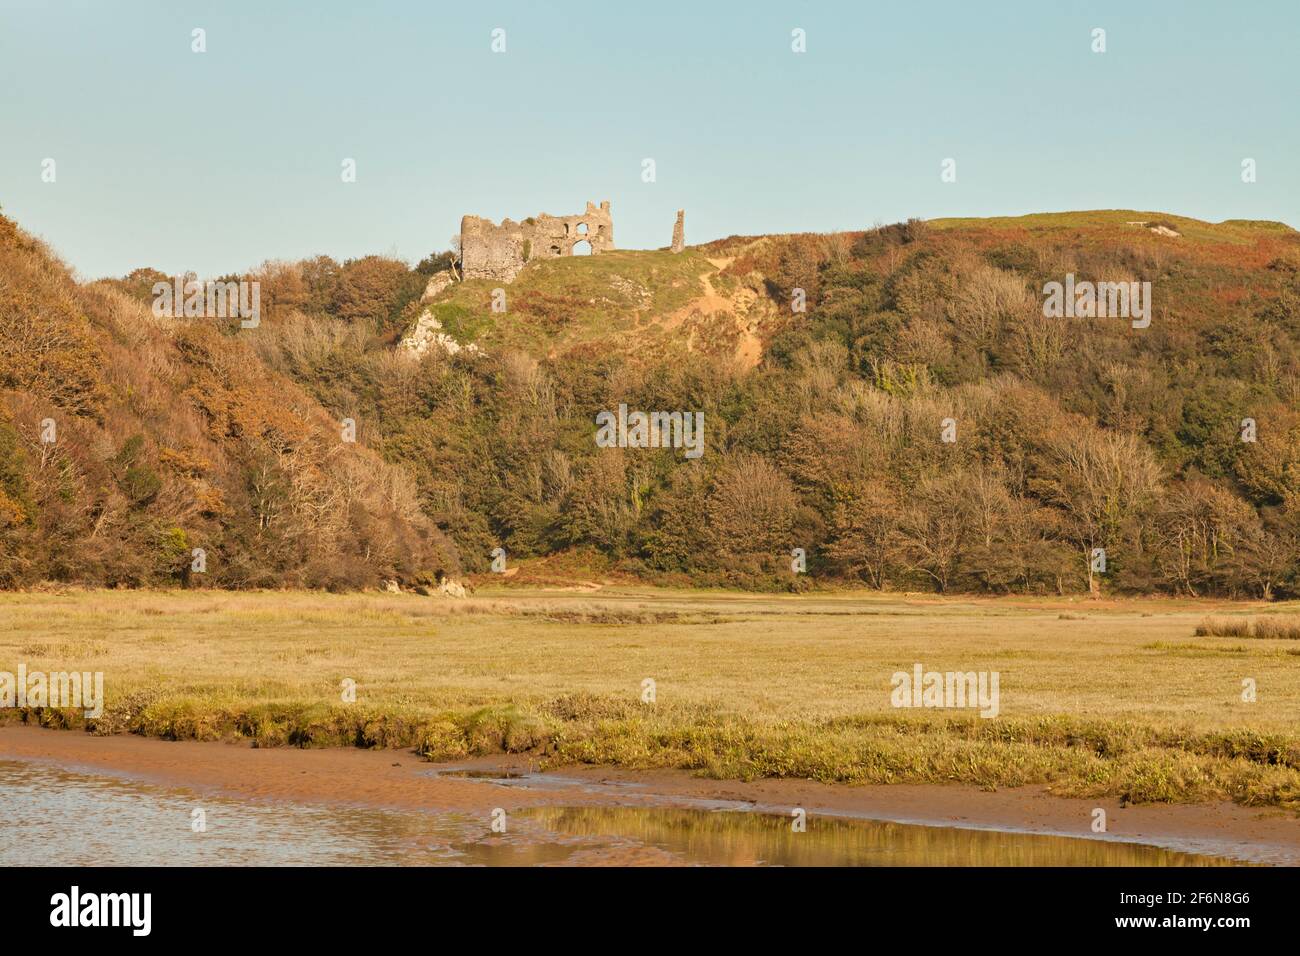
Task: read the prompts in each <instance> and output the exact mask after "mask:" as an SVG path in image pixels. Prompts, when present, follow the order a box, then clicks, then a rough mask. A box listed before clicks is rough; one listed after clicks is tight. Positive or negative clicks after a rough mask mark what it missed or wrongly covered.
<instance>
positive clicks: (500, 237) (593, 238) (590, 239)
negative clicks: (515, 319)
mask: <svg viewBox="0 0 1300 956" xmlns="http://www.w3.org/2000/svg"><path fill="white" fill-rule="evenodd" d="M583 242H585V243H587V245H588V246H589V247H590V248H591V254H592V255H599V254H600V253H602V252H607V251H609V250H610V249H613V248H614V220H613V218H612V217H611V216H610V214H609V200H608V199H606V200H605V201H604V202H602V203H601V204H600V207H599V208H597V207H596V206H595V205H594V204H592V203H590V202H589V203H587V209H586V211H585V212H583V213H580V214H578V215H574V216H550V215H547V214H546V213H539V214H538V215H536V216H530V217H529V218H527V219H525V220H524V221H523V222H515V221H514V220H512V219H503V220H501V225H499V226H498V225H496V224H495V223H493V222H492V220H490V219H480V218H479V217H478V216H466V217H465V218H463V219H462V220H461V221H460V263H461V275H462V277H463V278H466V279H496V280H499V281H502V282H510V281H511V280H512V279H514V277H515V276H517V275H518V274H519V270H520V269H522V268H523V267H524V263H526V262H531V261H532V260H534V259H553V258H555V257H557V256H571V255H573V250H574V247H575V246H577V245H579V244H580V243H583Z"/></svg>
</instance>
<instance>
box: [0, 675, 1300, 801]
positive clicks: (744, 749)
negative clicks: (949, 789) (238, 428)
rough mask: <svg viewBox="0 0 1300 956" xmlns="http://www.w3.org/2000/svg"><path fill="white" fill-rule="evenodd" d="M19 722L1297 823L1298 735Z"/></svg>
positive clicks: (719, 718)
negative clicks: (1036, 793)
mask: <svg viewBox="0 0 1300 956" xmlns="http://www.w3.org/2000/svg"><path fill="white" fill-rule="evenodd" d="M17 713H18V715H19V716H20V717H21V719H23V720H24V721H25V722H31V723H37V724H41V725H43V726H49V727H63V728H74V727H81V728H84V729H86V730H88V731H90V732H92V733H98V734H103V733H118V732H129V733H137V734H142V735H145V736H150V737H159V738H162V739H166V740H219V739H230V738H240V739H246V740H248V741H250V742H251V743H253V744H254V745H255V746H259V747H271V746H296V747H340V746H355V747H367V748H374V747H377V748H414V749H415V750H417V751H418V752H419V753H420V754H421V755H422V756H424V757H425V758H426V759H429V760H433V761H446V760H458V759H464V758H466V757H471V756H485V755H492V754H502V753H530V754H534V755H535V756H537V757H538V759H539V761H540V764H541V766H543V767H545V766H552V765H563V764H569V763H575V762H576V763H587V764H603V765H617V766H623V767H630V768H641V769H649V768H672V769H681V770H690V771H697V772H700V773H703V774H705V775H708V776H712V777H718V778H738V779H742V780H753V779H758V778H764V777H776V778H797V779H809V780H816V781H819V782H824V783H844V784H888V783H963V784H971V785H975V786H979V787H983V788H999V787H1018V786H1025V785H1029V784H1050V785H1051V786H1052V788H1053V789H1054V790H1055V791H1056V792H1058V793H1061V794H1066V795H1074V796H1110V797H1118V798H1121V799H1123V800H1126V801H1128V802H1132V803H1145V802H1170V803H1177V802H1188V801H1206V800H1231V801H1235V802H1237V803H1240V804H1243V805H1246V806H1279V807H1285V808H1289V809H1296V810H1300V735H1296V734H1288V733H1260V732H1256V731H1249V730H1223V731H1213V732H1205V731H1197V730H1193V729H1191V728H1168V729H1161V728H1154V727H1147V726H1141V725H1136V724H1132V723H1125V722H1121V721H1114V720H1094V719H1085V718H1076V717H1068V716H1043V717H1025V718H1012V719H1006V718H1003V719H999V720H981V719H979V718H970V717H955V716H946V717H929V716H926V717H914V716H911V715H907V716H900V715H895V714H873V715H862V716H854V717H847V718H836V719H827V720H814V721H789V720H786V721H756V720H751V719H746V718H742V717H738V716H736V715H734V714H727V713H725V712H721V711H718V710H716V709H713V708H707V707H687V706H669V707H664V706H648V705H642V704H636V703H631V702H629V701H627V700H626V699H623V698H610V697H602V696H599V695H592V694H569V695H563V696H561V697H557V698H554V699H551V700H549V701H546V702H544V703H542V704H541V705H539V706H537V707H521V706H516V705H513V704H511V705H493V706H485V707H478V708H474V709H465V710H458V711H447V712H445V713H441V714H437V715H434V716H432V717H431V716H428V715H426V714H421V713H418V712H415V711H403V710H399V709H388V710H380V709H370V708H356V707H352V708H349V707H333V706H322V705H308V704H301V705H261V706H254V707H249V708H246V709H242V710H232V709H226V708H211V707H208V706H206V705H205V704H204V702H203V701H202V700H198V699H156V698H150V697H148V696H142V697H137V698H136V699H134V700H132V701H127V702H124V703H123V704H122V705H120V706H117V707H114V708H111V709H110V711H109V712H108V713H106V714H105V715H104V717H103V718H102V719H100V720H95V721H88V720H85V719H83V718H82V717H81V716H80V713H79V712H77V711H60V710H53V709H49V708H46V709H44V710H41V709H31V708H29V709H27V710H24V711H18V712H17Z"/></svg>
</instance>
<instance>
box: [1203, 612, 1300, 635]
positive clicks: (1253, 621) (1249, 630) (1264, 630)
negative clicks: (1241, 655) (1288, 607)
mask: <svg viewBox="0 0 1300 956" xmlns="http://www.w3.org/2000/svg"><path fill="white" fill-rule="evenodd" d="M1196 636H1197V637H1256V638H1260V639H1272V640H1284V641H1300V617H1297V618H1291V617H1278V616H1272V617H1256V618H1244V617H1207V618H1206V619H1205V620H1203V621H1202V622H1201V623H1200V624H1198V625H1197V627H1196Z"/></svg>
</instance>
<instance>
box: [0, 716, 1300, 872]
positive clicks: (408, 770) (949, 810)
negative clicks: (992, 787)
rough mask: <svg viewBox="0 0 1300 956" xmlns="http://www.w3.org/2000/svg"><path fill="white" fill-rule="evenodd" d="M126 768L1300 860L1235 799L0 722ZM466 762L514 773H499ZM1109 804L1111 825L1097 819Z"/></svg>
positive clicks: (200, 777) (461, 800)
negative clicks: (207, 738)
mask: <svg viewBox="0 0 1300 956" xmlns="http://www.w3.org/2000/svg"><path fill="white" fill-rule="evenodd" d="M5 758H9V759H20V760H47V761H50V762H52V763H56V764H58V765H60V766H63V767H75V768H85V769H88V770H95V771H104V772H110V773H118V774H125V775H129V776H131V777H134V778H136V779H140V780H143V781H146V782H150V783H155V784H160V785H166V786H176V787H186V788H190V789H193V790H198V791H208V792H212V793H218V794H225V795H229V796H233V797H240V798H245V799H255V800H266V801H271V802H275V801H280V802H292V803H298V804H328V805H358V806H368V807H381V808H393V809H420V810H431V811H435V812H456V811H459V812H468V813H488V812H490V811H491V810H492V809H493V808H495V807H501V808H504V809H506V810H507V811H510V810H518V809H524V808H529V807H544V806H563V807H582V806H648V807H649V806H656V807H697V808H698V807H703V808H714V809H754V810H759V811H763V812H771V813H779V814H783V815H788V814H789V813H790V812H791V809H792V808H794V807H802V808H803V809H804V810H805V811H807V813H808V814H809V815H814V814H821V815H827V816H843V817H859V818H864V819H874V820H888V821H893V822H899V823H922V824H931V825H940V826H950V827H952V826H955V827H968V828H983V829H994V830H1009V831H1017V832H1023V833H1041V834H1055V835H1061V836H1077V837H1083V838H1089V839H1108V840H1120V841H1125V842H1136V843H1145V844H1151V845H1154V846H1166V847H1172V848H1177V849H1182V850H1185V851H1188V852H1198V853H1207V854H1227V855H1231V856H1235V857H1237V858H1243V859H1252V860H1257V861H1261V862H1270V863H1284V864H1289V865H1300V819H1297V817H1296V816H1295V815H1293V814H1291V813H1288V812H1286V811H1279V810H1253V809H1249V808H1244V807H1239V806H1236V805H1233V804H1226V803H1225V804H1209V805H1164V804H1159V805H1145V806H1126V807H1122V806H1121V805H1120V804H1119V802H1118V801H1116V800H1081V799H1074V798H1064V797H1058V796H1055V795H1053V794H1052V793H1050V792H1049V791H1048V790H1047V789H1046V788H1044V787H1026V788H1019V789H1014V790H1002V791H996V792H986V791H980V790H976V789H973V788H970V787H965V786H956V785H954V786H917V785H902V784H900V785H894V786H862V787H848V786H835V785H827V784H819V783H815V782H812V781H801V780H760V781H753V782H742V781H727V780H708V779H703V778H698V777H693V776H690V775H688V774H686V773H682V772H676V771H631V770H620V769H610V768H599V767H569V768H563V769H559V770H554V771H550V772H548V773H545V774H538V775H530V771H531V769H532V768H531V767H530V766H529V764H528V762H527V760H526V759H519V758H490V759H480V760H474V761H468V762H464V763H459V764H456V765H455V766H454V767H452V766H449V765H438V764H430V763H427V762H425V761H423V760H421V759H420V758H419V757H417V756H416V755H414V754H412V753H409V752H402V751H374V750H353V749H325V750H298V749H290V748H275V749H264V750H259V749H255V748H252V747H249V746H246V745H242V744H226V743H205V742H194V741H181V742H169V741H161V740H153V739H146V738H142V737H134V736H114V737H93V736H89V735H86V734H81V733H74V732H68V731H55V730H45V729H41V728H35V727H21V726H3V727H0V759H5ZM466 772H470V773H477V772H487V773H489V774H495V773H501V772H509V773H512V774H515V775H520V774H523V775H527V776H514V777H513V779H507V780H504V781H502V782H501V783H500V784H495V783H492V782H488V781H486V780H485V779H480V778H478V777H475V776H464V775H463V774H464V773H466ZM1098 807H1100V808H1101V809H1104V810H1105V811H1106V817H1107V832H1106V834H1104V835H1101V834H1095V833H1093V832H1092V830H1091V824H1092V821H1093V811H1094V809H1095V808H1098Z"/></svg>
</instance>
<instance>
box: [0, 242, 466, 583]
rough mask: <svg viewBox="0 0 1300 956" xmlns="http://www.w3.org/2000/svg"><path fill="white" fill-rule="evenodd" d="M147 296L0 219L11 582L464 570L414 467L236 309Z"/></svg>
mask: <svg viewBox="0 0 1300 956" xmlns="http://www.w3.org/2000/svg"><path fill="white" fill-rule="evenodd" d="M406 271H407V270H405V268H403V272H404V273H405V272H406ZM137 278H138V276H137ZM120 286H125V287H127V288H126V291H124V290H123V288H121V287H120ZM129 293H135V294H129ZM148 294H149V289H148V287H147V286H146V287H145V288H144V290H143V291H140V290H138V289H133V288H131V281H130V280H129V281H126V282H123V283H102V282H101V283H95V284H92V285H88V286H78V285H77V284H76V283H74V282H73V281H72V279H71V277H70V276H69V274H68V271H67V269H66V268H65V267H64V266H63V265H62V264H61V263H59V262H58V261H57V259H55V258H54V256H53V255H52V254H51V253H50V252H49V251H48V250H47V249H45V248H44V247H43V246H42V245H41V244H40V243H38V242H36V241H34V240H32V239H31V238H30V237H28V236H26V235H24V234H23V233H22V232H20V231H19V230H18V229H17V228H16V227H15V226H14V225H13V223H12V222H10V221H9V220H7V219H5V218H3V217H0V587H9V588H12V587H28V586H34V585H39V584H41V583H43V582H47V581H53V582H68V583H79V584H88V585H99V586H110V587H131V586H160V585H176V584H189V585H203V586H212V587H236V588H248V587H320V588H335V589H342V588H354V587H358V586H365V585H370V584H372V583H374V582H377V581H378V580H380V579H381V578H383V577H399V576H400V577H403V578H406V579H407V580H415V579H419V578H425V579H428V580H430V581H431V580H433V579H434V578H436V576H437V573H438V572H439V571H446V572H454V571H455V570H457V568H458V565H457V561H456V554H455V547H454V545H452V544H451V543H450V542H449V541H447V540H446V538H445V537H444V536H443V535H442V533H441V532H440V531H439V530H438V528H437V527H436V525H435V524H434V522H433V521H431V520H430V519H429V518H428V517H427V516H425V515H424V514H423V513H422V511H421V510H420V507H419V501H418V497H417V492H416V489H415V487H414V484H413V483H412V481H411V479H410V477H409V475H408V473H407V472H406V471H404V470H403V469H401V468H400V467H398V466H395V465H389V464H386V463H384V462H383V461H382V460H381V459H380V458H379V457H378V456H377V455H376V454H375V453H374V452H373V451H371V450H370V449H368V448H366V447H365V446H364V445H362V444H353V443H346V442H342V441H341V440H340V439H341V434H342V433H341V428H340V423H339V422H338V421H337V420H336V419H335V418H333V417H332V416H330V415H329V414H327V413H326V412H325V411H324V410H323V409H322V408H321V406H320V405H319V403H318V402H316V401H315V400H314V399H313V398H312V397H311V396H310V395H309V394H307V393H306V392H305V391H304V390H303V389H302V388H300V387H299V386H298V385H296V384H295V383H294V382H292V381H291V380H289V379H288V378H286V377H284V376H281V375H277V374H275V373H274V372H272V371H271V370H270V369H268V368H266V367H265V366H264V365H262V363H261V362H259V361H258V358H257V356H256V354H255V353H254V352H253V351H252V350H251V349H250V348H249V347H248V345H247V340H246V339H243V338H240V337H239V335H238V333H239V331H240V329H239V323H238V321H237V320H234V321H200V322H191V321H184V320H159V319H155V318H154V317H153V315H152V314H151V311H150V309H149V307H148V304H147V297H148Z"/></svg>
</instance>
